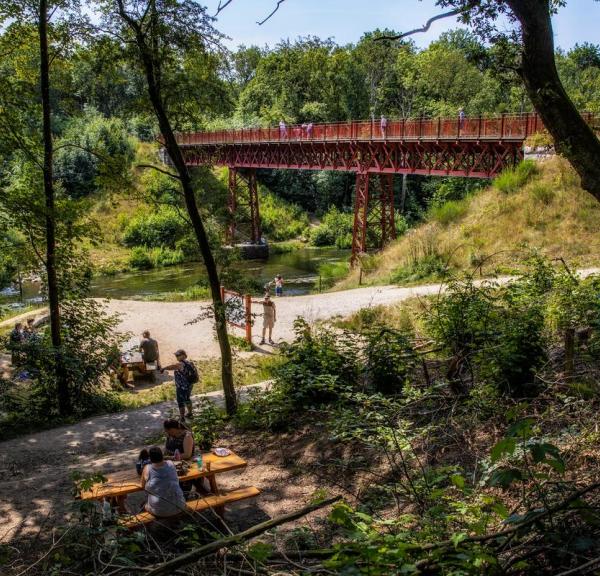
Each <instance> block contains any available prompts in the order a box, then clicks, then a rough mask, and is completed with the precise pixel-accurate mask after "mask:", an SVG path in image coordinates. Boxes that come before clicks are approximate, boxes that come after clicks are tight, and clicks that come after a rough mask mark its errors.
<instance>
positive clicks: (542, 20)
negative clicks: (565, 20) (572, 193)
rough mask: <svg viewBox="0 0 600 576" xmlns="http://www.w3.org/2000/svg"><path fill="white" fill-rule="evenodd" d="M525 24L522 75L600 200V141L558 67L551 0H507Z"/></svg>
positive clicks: (558, 143)
mask: <svg viewBox="0 0 600 576" xmlns="http://www.w3.org/2000/svg"><path fill="white" fill-rule="evenodd" d="M507 3H508V5H509V6H510V8H511V10H512V11H513V12H514V14H515V16H516V17H517V18H518V20H519V22H520V23H521V29H522V36H523V50H522V65H521V76H522V78H523V81H524V83H525V87H526V89H527V93H528V94H529V97H530V98H531V101H532V102H533V105H534V106H535V109H536V110H537V112H538V113H539V115H540V117H541V119H542V121H543V123H544V126H546V128H547V129H548V132H550V134H551V135H552V137H553V139H554V144H555V148H556V151H557V152H559V153H560V154H562V155H563V156H564V157H565V158H567V160H569V162H570V163H571V164H572V165H573V167H574V168H575V170H576V171H577V173H578V174H579V176H580V178H581V186H582V187H583V188H584V189H585V190H587V191H588V192H590V193H591V194H592V195H593V196H594V197H595V198H596V199H597V200H600V162H599V161H598V159H599V158H600V140H598V138H597V137H596V135H595V134H594V132H593V130H592V129H591V128H590V127H589V126H588V125H587V123H586V122H585V121H584V119H583V118H582V117H581V115H580V114H579V112H578V111H577V108H575V105H574V104H573V102H572V101H571V99H570V98H569V96H568V95H567V93H566V91H565V89H564V87H563V85H562V83H561V81H560V78H559V76H558V71H557V69H556V62H555V59H554V58H555V54H554V36H553V31H552V21H551V15H550V5H549V1H548V0H507Z"/></svg>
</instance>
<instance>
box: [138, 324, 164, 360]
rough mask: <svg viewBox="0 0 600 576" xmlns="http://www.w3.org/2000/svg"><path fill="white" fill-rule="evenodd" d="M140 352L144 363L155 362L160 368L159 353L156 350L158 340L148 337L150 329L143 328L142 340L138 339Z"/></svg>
mask: <svg viewBox="0 0 600 576" xmlns="http://www.w3.org/2000/svg"><path fill="white" fill-rule="evenodd" d="M140 352H141V353H142V358H143V359H144V362H145V363H146V364H154V363H156V367H157V368H160V355H159V352H158V342H157V341H156V340H155V339H154V338H151V337H150V331H149V330H144V332H143V333H142V340H141V341H140Z"/></svg>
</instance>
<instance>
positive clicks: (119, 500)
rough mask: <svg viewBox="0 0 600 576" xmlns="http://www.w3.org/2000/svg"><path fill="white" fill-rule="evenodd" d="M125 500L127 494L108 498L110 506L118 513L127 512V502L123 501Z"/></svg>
mask: <svg viewBox="0 0 600 576" xmlns="http://www.w3.org/2000/svg"><path fill="white" fill-rule="evenodd" d="M126 500H127V496H113V497H111V498H109V502H110V506H111V508H116V509H117V512H118V513H119V514H128V513H129V510H127V504H126V503H125V501H126Z"/></svg>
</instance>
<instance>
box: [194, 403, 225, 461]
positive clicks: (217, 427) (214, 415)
mask: <svg viewBox="0 0 600 576" xmlns="http://www.w3.org/2000/svg"><path fill="white" fill-rule="evenodd" d="M194 410H195V414H194V418H193V420H192V422H191V424H190V425H191V428H192V433H193V434H194V440H195V442H196V446H197V447H198V449H199V450H203V451H208V450H210V449H211V448H212V447H213V445H214V443H215V441H216V440H217V438H218V437H219V434H220V432H221V430H222V428H223V425H224V418H225V416H224V414H223V411H222V410H220V409H219V408H217V406H216V404H215V403H214V402H213V401H212V400H210V399H209V398H206V397H202V398H200V400H199V402H198V406H197V407H195V409H194Z"/></svg>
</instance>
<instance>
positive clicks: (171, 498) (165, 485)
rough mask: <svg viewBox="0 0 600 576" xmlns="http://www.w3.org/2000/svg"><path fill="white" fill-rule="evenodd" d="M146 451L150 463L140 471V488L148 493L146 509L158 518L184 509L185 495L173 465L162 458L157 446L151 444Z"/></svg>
mask: <svg viewBox="0 0 600 576" xmlns="http://www.w3.org/2000/svg"><path fill="white" fill-rule="evenodd" d="M148 453H149V456H150V464H147V465H146V466H144V469H143V471H142V488H143V489H144V490H145V491H146V492H147V494H148V500H147V502H146V510H147V511H148V512H150V513H151V514H153V515H154V516H156V517H158V518H166V517H169V516H175V515H177V514H180V513H181V512H182V511H183V510H185V496H184V495H183V490H182V489H181V486H179V478H178V477H177V470H176V469H175V465H174V464H173V462H170V461H168V460H165V459H164V456H163V452H162V450H161V449H160V448H159V447H158V446H152V448H150V450H148Z"/></svg>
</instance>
